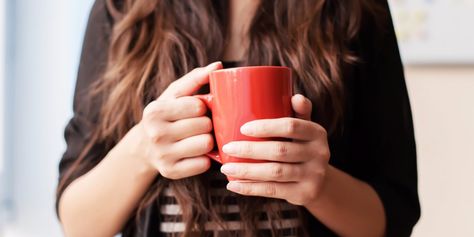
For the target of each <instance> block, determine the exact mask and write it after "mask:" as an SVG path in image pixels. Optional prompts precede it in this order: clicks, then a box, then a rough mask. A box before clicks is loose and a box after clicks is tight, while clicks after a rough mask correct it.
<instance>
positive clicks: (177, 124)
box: [138, 62, 222, 179]
mask: <svg viewBox="0 0 474 237" xmlns="http://www.w3.org/2000/svg"><path fill="white" fill-rule="evenodd" d="M220 68H222V64H221V63H220V62H217V63H213V64H210V65H208V66H207V67H203V68H196V69H194V70H193V71H191V72H190V73H188V74H186V75H185V76H183V77H182V78H180V79H178V80H176V81H175V82H173V83H172V84H171V85H170V86H169V87H168V88H167V89H166V90H165V91H164V92H163V93H162V94H161V96H160V97H159V98H158V99H157V100H155V101H153V102H151V103H150V104H148V105H147V106H146V108H145V109H144V111H143V118H142V121H141V122H140V123H139V124H138V126H141V129H142V130H143V131H144V134H145V139H144V140H145V141H144V142H143V143H146V144H147V145H146V146H145V147H146V148H145V149H144V150H145V153H146V154H145V158H146V162H148V163H149V164H150V165H151V166H152V167H154V168H155V169H157V170H158V171H159V173H160V174H161V175H162V176H164V177H166V178H170V179H182V178H186V177H190V176H194V175H197V174H200V173H203V172H205V171H206V170H208V169H209V167H210V160H209V158H208V157H206V156H204V154H206V153H207V152H209V151H211V150H212V149H213V146H214V140H213V137H212V136H211V134H210V132H211V130H212V122H211V119H210V118H208V117H207V116H205V114H206V111H207V108H206V105H205V104H204V103H203V102H202V101H201V100H200V99H198V98H195V97H192V96H191V95H193V94H194V93H195V92H196V91H197V90H198V89H199V88H200V87H201V86H203V85H204V84H207V83H208V81H209V73H210V72H212V71H214V70H217V69H220Z"/></svg>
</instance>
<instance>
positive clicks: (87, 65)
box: [56, 0, 112, 203]
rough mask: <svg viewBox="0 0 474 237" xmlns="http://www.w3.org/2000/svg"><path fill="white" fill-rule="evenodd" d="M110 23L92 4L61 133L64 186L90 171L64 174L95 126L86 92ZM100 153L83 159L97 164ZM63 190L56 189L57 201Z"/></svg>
mask: <svg viewBox="0 0 474 237" xmlns="http://www.w3.org/2000/svg"><path fill="white" fill-rule="evenodd" d="M111 22H112V21H111V18H110V16H109V14H108V13H107V11H106V5H105V0H96V2H95V3H94V5H93V7H92V10H91V13H90V16H89V21H88V24H87V30H86V34H85V38H84V43H83V48H82V55H81V60H80V65H79V72H78V77H77V82H76V89H75V95H74V105H73V111H74V115H73V117H72V119H71V120H70V121H69V123H68V124H67V126H66V129H65V132H64V137H65V140H66V144H67V148H66V151H65V152H64V154H63V157H62V159H61V161H60V163H59V180H60V182H66V185H65V186H67V185H68V184H69V183H70V182H72V181H73V180H74V179H75V178H77V177H79V176H80V175H82V174H84V173H86V172H87V171H88V170H89V169H90V168H92V167H90V166H91V165H87V166H88V167H86V166H85V165H83V164H82V165H81V164H79V166H78V168H77V169H74V171H73V172H71V171H68V168H69V167H71V165H72V164H74V162H75V161H76V160H77V158H78V156H79V155H80V154H81V152H82V151H83V150H84V149H85V146H86V144H87V143H88V141H89V139H90V137H91V134H92V131H93V129H94V127H95V124H96V122H97V118H98V113H99V110H100V109H99V107H100V101H99V100H98V99H95V98H93V97H92V96H91V94H90V93H89V92H90V90H89V89H90V87H91V85H92V84H94V82H96V81H97V80H98V79H99V78H100V76H101V75H102V73H103V71H104V69H105V66H106V62H107V49H108V44H109V43H108V41H109V40H108V39H109V35H110V31H111ZM97 98H98V97H97ZM104 149H105V147H104V146H103V145H101V144H94V145H92V149H90V151H89V152H88V153H87V154H86V155H85V158H84V159H87V160H91V161H95V162H98V160H100V159H101V156H102V155H103V154H104ZM66 172H71V174H72V175H68V176H70V177H69V178H68V179H67V180H63V178H64V176H65V173H66ZM64 188H65V187H64ZM64 188H60V189H58V194H57V200H59V197H60V196H61V194H62V192H63V191H64ZM56 203H57V202H56Z"/></svg>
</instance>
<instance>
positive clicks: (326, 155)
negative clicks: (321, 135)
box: [318, 146, 331, 160]
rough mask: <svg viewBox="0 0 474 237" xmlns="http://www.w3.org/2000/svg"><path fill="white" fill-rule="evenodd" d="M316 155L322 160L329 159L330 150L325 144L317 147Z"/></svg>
mask: <svg viewBox="0 0 474 237" xmlns="http://www.w3.org/2000/svg"><path fill="white" fill-rule="evenodd" d="M318 156H319V157H321V158H323V159H324V160H329V157H331V151H330V150H329V148H327V147H326V146H325V147H323V148H320V149H318Z"/></svg>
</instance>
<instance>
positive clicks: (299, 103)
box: [291, 94, 313, 120]
mask: <svg viewBox="0 0 474 237" xmlns="http://www.w3.org/2000/svg"><path fill="white" fill-rule="evenodd" d="M291 105H292V106H293V111H295V115H296V117H297V118H300V119H304V120H311V111H312V109H313V105H312V103H311V100H309V99H308V98H306V97H304V96H303V95H300V94H297V95H294V96H293V97H292V98H291Z"/></svg>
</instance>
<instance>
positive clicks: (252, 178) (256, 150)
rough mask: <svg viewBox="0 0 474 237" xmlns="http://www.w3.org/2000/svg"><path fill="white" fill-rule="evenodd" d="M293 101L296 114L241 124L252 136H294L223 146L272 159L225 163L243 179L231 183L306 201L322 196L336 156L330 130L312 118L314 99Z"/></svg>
mask: <svg viewBox="0 0 474 237" xmlns="http://www.w3.org/2000/svg"><path fill="white" fill-rule="evenodd" d="M291 102H292V106H293V110H294V112H295V114H296V118H279V119H264V120H255V121H251V122H248V123H246V124H245V125H244V126H242V127H241V133H242V134H244V135H246V136H250V137H258V138H267V137H281V138H289V139H291V140H290V141H258V142H251V141H238V142H231V143H228V144H226V145H225V146H224V147H223V152H225V153H226V154H228V155H231V156H235V157H244V158H250V159H257V160H265V161H268V162H264V163H227V164H225V165H223V166H222V168H221V171H222V173H224V174H226V175H228V176H231V177H233V178H237V179H238V180H237V181H231V182H229V184H228V185H227V189H229V190H230V191H233V192H236V193H239V194H242V195H249V196H262V197H269V198H279V199H284V200H287V201H288V202H289V203H292V204H295V205H302V206H305V205H306V204H308V203H310V202H314V201H316V200H317V198H318V196H319V195H320V193H321V190H322V187H323V185H324V181H325V177H326V170H327V168H328V161H329V157H330V152H329V146H328V139H327V133H326V130H325V129H324V128H323V127H322V126H321V125H319V124H317V123H314V122H312V121H311V109H312V105H311V101H310V100H309V99H307V98H305V97H304V96H302V95H295V96H293V98H292V100H291ZM239 180H240V181H239Z"/></svg>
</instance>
